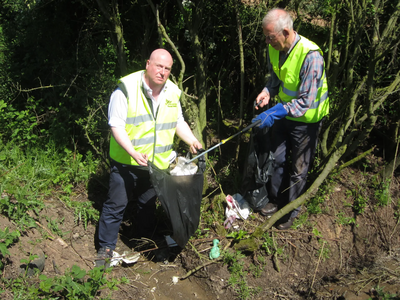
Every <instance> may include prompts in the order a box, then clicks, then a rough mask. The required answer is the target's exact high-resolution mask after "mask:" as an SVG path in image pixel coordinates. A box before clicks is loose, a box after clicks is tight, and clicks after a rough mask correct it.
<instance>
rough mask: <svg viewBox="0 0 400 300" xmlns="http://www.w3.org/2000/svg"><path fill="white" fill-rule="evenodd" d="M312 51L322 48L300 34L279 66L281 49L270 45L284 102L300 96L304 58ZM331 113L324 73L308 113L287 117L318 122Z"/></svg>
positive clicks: (307, 121)
mask: <svg viewBox="0 0 400 300" xmlns="http://www.w3.org/2000/svg"><path fill="white" fill-rule="evenodd" d="M310 51H319V52H320V53H321V55H322V51H321V49H320V48H319V47H318V46H317V45H316V44H315V43H314V42H312V41H310V40H308V39H306V38H305V37H303V36H300V40H299V41H298V43H297V44H296V45H295V46H294V47H293V49H292V51H291V52H290V53H289V56H288V58H287V59H286V61H285V63H284V64H283V65H282V66H281V67H279V51H277V50H275V49H274V48H273V47H272V46H271V45H269V57H270V61H271V64H272V67H273V70H274V72H275V74H276V75H277V76H278V78H279V80H280V81H281V84H280V86H279V94H278V97H279V98H280V100H282V102H283V104H285V103H287V102H290V101H291V100H293V99H297V98H298V97H299V87H300V70H301V67H302V65H303V62H304V59H305V58H306V56H307V54H308V53H309V52H310ZM328 113H329V96H328V81H327V78H326V73H325V69H324V73H323V75H322V79H321V81H320V84H319V86H318V93H317V97H316V99H315V101H314V102H313V103H312V105H311V107H310V108H309V109H308V110H307V111H306V113H305V114H304V115H303V116H301V117H298V118H293V117H286V118H287V119H289V120H293V121H298V122H304V123H316V122H318V121H320V120H321V119H322V118H323V117H324V116H326V115H327V114H328Z"/></svg>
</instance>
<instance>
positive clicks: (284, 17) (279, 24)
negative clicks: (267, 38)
mask: <svg viewBox="0 0 400 300" xmlns="http://www.w3.org/2000/svg"><path fill="white" fill-rule="evenodd" d="M271 23H272V24H274V30H275V31H276V32H278V31H282V30H283V29H285V28H286V29H289V30H292V29H293V19H292V17H291V16H290V15H289V13H288V12H287V11H285V10H283V9H281V8H273V9H271V10H270V11H269V12H268V13H267V14H266V15H265V17H264V18H263V20H262V27H265V26H267V25H268V24H271Z"/></svg>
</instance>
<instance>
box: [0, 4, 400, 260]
mask: <svg viewBox="0 0 400 300" xmlns="http://www.w3.org/2000/svg"><path fill="white" fill-rule="evenodd" d="M273 7H282V8H286V9H287V10H289V11H291V13H292V14H293V17H294V20H295V21H294V27H295V30H296V31H297V32H299V33H300V34H301V35H303V36H305V37H307V38H309V39H311V40H313V41H314V42H316V43H317V44H318V45H319V46H320V47H321V49H322V51H323V52H324V58H325V64H326V70H327V75H328V82H329V95H330V104H331V107H330V115H329V117H328V118H327V120H326V121H325V123H324V126H323V130H322V132H321V135H320V144H319V147H318V152H317V159H316V162H315V165H314V168H313V171H312V173H311V174H310V180H309V181H310V182H309V189H308V191H307V192H306V193H305V194H304V195H303V196H302V197H300V198H299V199H298V200H297V201H295V202H294V203H293V205H292V207H294V206H297V205H299V204H303V203H305V202H306V201H308V200H310V202H311V203H317V204H320V201H321V200H320V199H321V198H320V197H315V194H316V193H317V191H318V190H319V191H320V192H321V190H323V189H321V185H323V184H326V183H327V178H330V176H334V175H337V174H341V172H343V171H344V170H345V168H347V167H349V166H353V167H356V168H359V169H361V170H364V171H373V172H375V171H376V169H375V167H374V166H375V165H374V161H373V160H371V156H373V157H379V158H380V160H381V161H382V163H381V168H379V170H378V171H376V174H374V178H373V184H371V185H372V186H373V188H374V189H375V190H377V191H379V192H380V193H381V194H380V196H379V199H380V200H382V201H383V204H382V205H387V204H388V203H393V205H394V206H395V207H397V208H398V207H399V199H397V198H396V199H390V196H388V195H389V194H390V192H389V191H390V188H391V185H392V184H393V182H394V178H395V174H396V173H395V171H396V168H397V166H398V165H399V161H400V160H399V151H398V150H399V149H398V148H399V147H398V146H399V142H400V140H399V126H400V120H399V113H400V102H399V96H400V92H399V90H400V59H399V56H398V50H399V44H400V39H399V34H400V33H399V31H400V26H398V19H399V16H400V1H399V0H397V1H396V0H387V1H382V0H376V1H372V0H318V1H299V0H293V1H288V0H285V1H257V0H254V1H251V0H249V1H245V0H243V1H239V0H230V1H207V0H204V1H201V0H194V1H186V0H184V1H174V0H169V1H161V0H160V1H151V0H147V1H145V0H136V1H135V0H132V1H124V0H120V1H115V0H111V1H106V0H96V1H95V0H69V1H67V0H58V1H54V0H24V1H22V0H16V1H15V0H13V1H11V0H1V2H0V166H1V170H0V190H1V195H2V197H1V199H0V211H1V214H2V215H3V216H5V217H7V218H8V219H10V220H13V221H18V222H17V225H18V231H19V232H23V231H24V230H25V229H26V228H28V227H31V226H34V223H35V222H34V221H32V220H34V218H32V216H31V215H30V214H29V213H28V214H27V212H28V211H29V210H33V211H35V212H36V213H37V214H40V210H41V209H42V208H43V207H44V205H43V203H38V202H37V201H36V200H37V199H38V198H40V197H46V196H48V195H49V194H51V193H55V191H58V192H59V191H61V194H62V195H61V196H60V199H62V200H63V201H65V203H66V205H67V206H69V207H71V208H73V209H75V210H74V211H75V220H76V221H77V222H79V221H80V222H82V223H83V224H85V227H86V226H87V223H88V222H90V221H94V222H95V221H96V220H97V218H98V207H96V205H95V204H93V203H91V202H86V203H83V204H82V203H81V204H79V205H78V204H76V203H75V202H71V201H70V200H69V196H71V193H72V190H73V189H74V188H76V187H78V186H80V184H82V182H83V183H85V184H86V185H89V182H91V183H93V182H96V181H97V183H98V184H100V185H103V187H106V185H107V180H106V176H107V172H108V141H109V134H110V133H109V128H108V125H107V107H108V101H109V96H110V94H111V92H112V91H113V90H114V88H115V86H116V82H117V80H118V78H120V77H121V76H124V75H126V74H129V73H131V72H134V71H137V70H141V69H144V67H145V62H146V60H147V59H148V57H149V55H150V53H151V52H152V51H153V50H154V49H156V48H160V47H161V48H166V49H167V50H169V51H170V52H171V54H172V56H173V58H174V66H173V69H172V73H171V79H172V80H173V81H175V82H176V83H177V84H178V85H179V86H180V87H181V89H182V90H183V91H184V92H185V93H184V95H185V97H184V98H183V99H182V105H183V108H184V113H185V118H186V120H187V121H188V123H189V124H190V126H191V128H192V129H193V131H194V132H195V134H196V136H197V137H198V138H199V139H200V140H201V141H202V143H203V145H204V146H205V148H209V147H210V146H212V145H214V144H216V143H217V142H219V141H221V140H222V139H224V138H226V137H228V136H230V135H232V134H234V133H236V132H238V131H239V130H240V129H241V128H243V127H244V126H246V125H248V124H250V122H251V119H252V118H253V116H254V113H255V112H254V109H253V107H254V100H255V97H256V95H257V94H258V93H259V92H260V91H261V90H262V88H263V86H264V84H265V82H266V80H267V76H268V75H267V69H266V65H267V64H266V61H265V59H266V56H265V54H266V44H265V39H264V37H263V34H262V28H261V20H262V18H263V17H264V15H265V14H266V12H267V11H268V10H269V9H271V8H273ZM229 143H231V145H230V146H222V147H221V148H220V149H217V150H216V151H214V152H211V153H210V154H209V158H210V159H211V160H212V161H213V163H212V164H211V165H210V164H208V171H207V178H208V179H210V177H214V185H215V181H216V182H217V186H218V185H219V187H220V188H221V186H222V187H224V188H225V187H226V185H227V184H228V183H229V186H230V190H228V191H229V192H235V191H237V189H238V187H239V186H240V181H241V177H240V176H241V171H240V170H241V168H242V167H243V164H244V155H245V154H244V153H245V152H246V143H242V142H239V140H238V141H237V142H236V143H235V141H232V142H229ZM176 144H177V149H178V150H179V152H180V153H182V154H185V151H187V149H185V147H184V146H183V145H180V143H179V141H178V140H177V141H176ZM232 145H233V146H232ZM224 147H225V148H224ZM49 163H50V165H49ZM24 168H26V171H24V172H25V173H23V172H22V173H20V174H17V173H16V172H17V171H22V170H24ZM21 174H22V175H21ZM217 174H218V176H217ZM208 182H210V180H208ZM227 189H228V188H227ZM214 191H215V190H214ZM207 193H209V191H207ZM361 194H362V193H361V192H360V190H358V189H356V190H355V192H354V193H353V196H354V198H355V200H354V201H355V202H354V204H353V209H354V208H355V209H356V210H357V209H358V212H359V213H362V209H363V207H361V206H360V205H361V204H362V203H361V202H360V198H359V195H361ZM209 195H211V192H210V194H209ZM357 199H358V200H357ZM356 200H357V201H358V202H357V201H356ZM360 203H361V204H360ZM364 204H365V203H364ZM292 207H286V208H284V209H282V211H281V212H280V213H278V214H276V215H275V216H274V217H273V218H271V219H270V221H267V222H265V223H264V224H262V226H261V229H263V231H266V230H267V229H269V228H270V227H271V226H272V224H273V223H274V222H275V221H276V220H277V219H278V218H279V217H280V216H281V215H282V214H284V213H285V212H287V211H289V210H290V209H291V208H292ZM308 210H309V211H311V209H310V207H308ZM316 210H317V211H318V208H317V209H316ZM319 211H320V209H319ZM396 212H397V209H396ZM396 218H397V219H396V220H397V221H398V214H396ZM50 221H51V220H50ZM50 221H49V224H50ZM53 225H54V224H53ZM53 229H54V228H53ZM0 233H2V234H3V235H5V236H7V234H8V233H7V234H6V233H5V231H3V232H0ZM0 237H1V236H0ZM0 244H1V243H0ZM11 244H12V242H10V243H8V244H7V245H11ZM1 249H2V251H1V252H2V254H3V256H1V257H2V261H3V263H4V257H5V256H6V255H7V249H5V248H1ZM1 249H0V250H1ZM3 266H4V265H3V264H1V265H0V267H3Z"/></svg>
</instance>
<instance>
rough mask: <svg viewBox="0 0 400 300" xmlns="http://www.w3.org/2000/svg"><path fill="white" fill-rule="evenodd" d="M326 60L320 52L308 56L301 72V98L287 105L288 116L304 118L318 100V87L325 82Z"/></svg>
mask: <svg viewBox="0 0 400 300" xmlns="http://www.w3.org/2000/svg"><path fill="white" fill-rule="evenodd" d="M323 73H324V58H323V57H322V55H321V53H319V51H313V52H310V53H308V54H307V56H306V58H305V60H304V63H303V66H302V68H301V70H300V79H301V82H300V86H299V97H298V98H297V99H293V100H292V101H291V102H288V103H286V104H285V107H286V109H287V110H288V115H289V116H290V117H293V118H298V117H301V116H303V115H304V114H305V113H306V112H307V110H308V109H309V108H310V107H311V105H312V104H313V103H314V101H315V99H316V98H317V93H318V86H319V85H320V84H322V83H321V80H323V78H322V75H323Z"/></svg>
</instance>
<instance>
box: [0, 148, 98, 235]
mask: <svg viewBox="0 0 400 300" xmlns="http://www.w3.org/2000/svg"><path fill="white" fill-rule="evenodd" d="M97 164H98V161H96V160H95V159H94V158H93V156H92V155H91V153H90V152H89V153H88V154H87V155H86V157H85V156H83V155H81V154H79V153H73V152H72V151H70V150H68V149H65V151H64V152H58V151H57V150H56V148H55V147H54V146H52V145H51V144H49V145H48V146H47V148H46V149H41V148H39V147H35V146H30V147H28V148H26V149H25V150H23V148H21V147H19V146H17V145H16V144H14V143H13V142H10V143H7V144H0V170H1V172H2V174H0V176H1V177H0V178H1V179H2V180H1V183H0V191H1V193H2V195H3V196H2V197H1V199H0V212H1V213H2V214H3V215H5V216H7V217H8V218H10V219H11V220H14V221H16V222H17V223H18V224H19V225H20V226H21V227H22V228H25V227H35V226H36V225H35V222H34V220H33V219H32V217H31V215H30V214H29V213H28V212H29V211H31V210H32V211H34V212H35V214H36V215H39V212H40V211H41V209H42V208H43V207H44V204H43V200H42V199H43V198H44V197H46V196H48V195H50V194H52V195H53V196H56V195H54V190H58V194H59V195H60V197H66V196H70V194H71V187H73V186H75V185H77V184H78V183H82V182H84V183H87V182H88V181H89V179H90V176H91V175H93V174H94V172H95V171H96V165H97ZM67 199H68V201H66V202H67V203H70V202H71V201H70V200H69V198H67ZM71 206H74V207H75V208H76V209H77V213H78V214H79V216H80V217H79V221H81V220H82V221H84V224H85V226H86V225H87V222H88V221H90V220H96V218H97V214H98V213H97V212H94V211H93V208H92V207H90V206H91V204H90V205H89V204H88V203H86V204H84V203H81V204H75V203H72V204H71ZM77 221H78V220H77Z"/></svg>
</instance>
